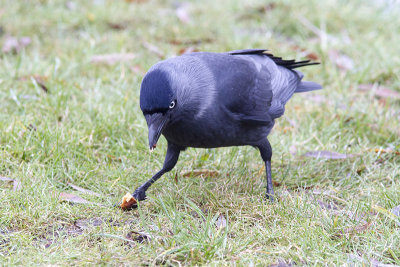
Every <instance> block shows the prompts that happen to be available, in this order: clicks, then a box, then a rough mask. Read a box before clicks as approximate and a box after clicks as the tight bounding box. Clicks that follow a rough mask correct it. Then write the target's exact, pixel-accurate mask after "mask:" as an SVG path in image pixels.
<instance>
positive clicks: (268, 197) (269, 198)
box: [265, 193, 275, 203]
mask: <svg viewBox="0 0 400 267" xmlns="http://www.w3.org/2000/svg"><path fill="white" fill-rule="evenodd" d="M265 198H266V199H268V200H269V201H270V202H271V203H274V202H275V198H274V194H268V193H266V194H265Z"/></svg>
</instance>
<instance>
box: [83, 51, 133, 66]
mask: <svg viewBox="0 0 400 267" xmlns="http://www.w3.org/2000/svg"><path fill="white" fill-rule="evenodd" d="M135 57H136V56H135V54H133V53H120V54H118V53H115V54H105V55H96V56H93V57H92V58H91V60H90V61H91V62H92V63H104V64H108V65H113V64H115V63H118V62H127V61H131V60H132V59H134V58H135Z"/></svg>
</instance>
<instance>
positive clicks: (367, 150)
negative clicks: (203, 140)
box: [0, 0, 400, 266]
mask: <svg viewBox="0 0 400 267" xmlns="http://www.w3.org/2000/svg"><path fill="white" fill-rule="evenodd" d="M390 3H392V2H391V1H387V2H386V1H376V2H375V1H370V2H368V4H366V3H364V1H350V2H348V1H339V0H332V1H316V0H313V1H305V0H301V1H276V2H271V1H261V0H251V1H238V0H235V1H228V0H224V1H209V0H206V1H192V2H190V3H188V4H187V5H186V6H183V10H186V9H187V10H189V11H186V12H188V14H187V15H188V18H189V21H188V22H187V23H184V22H182V21H181V20H179V18H178V17H177V16H176V8H177V5H178V4H179V3H177V2H174V1H161V0H160V1H150V0H149V1H142V2H139V1H132V2H130V1H107V0H103V1H102V0H100V1H46V0H42V1H4V0H1V4H0V6H1V9H0V17H1V25H0V26H1V27H2V29H3V34H2V36H0V38H1V39H0V43H3V42H4V41H5V40H6V39H7V38H8V36H16V37H22V36H28V37H30V38H31V43H30V44H29V45H28V46H26V47H25V48H23V49H21V50H20V51H19V52H17V53H2V54H1V56H0V147H1V150H0V153H1V154H0V155H1V156H0V176H4V177H9V178H13V179H18V180H19V181H20V182H21V184H22V189H21V190H19V191H15V192H14V191H13V190H12V187H11V186H10V185H9V183H6V182H1V181H0V264H1V265H27V264H33V265H48V264H57V265H86V264H102V265H122V264H123V265H161V264H162V265H173V266H180V265H214V266H216V265H238V266H242V265H249V266H250V265H260V266H261V265H271V264H276V263H278V262H286V263H296V264H298V265H344V264H351V263H352V262H354V263H355V264H361V263H362V262H361V261H362V259H361V258H363V259H364V260H365V263H366V264H369V263H373V262H374V261H379V262H382V263H387V264H397V265H400V249H399V248H400V234H399V226H398V225H397V224H396V223H398V218H395V217H394V216H392V215H391V213H390V212H389V211H390V210H391V209H392V208H394V207H395V206H397V205H400V194H399V192H400V179H399V178H400V157H399V155H397V154H395V153H375V151H374V150H375V149H380V148H383V149H386V150H388V148H390V149H391V150H393V151H399V150H400V131H399V129H400V102H399V101H398V100H396V99H391V98H386V99H383V100H382V99H377V98H376V97H375V96H374V93H373V91H371V92H363V91H360V90H358V89H357V87H358V85H359V84H372V83H376V84H380V85H382V86H386V87H388V88H390V89H391V90H394V91H396V90H397V91H400V79H399V76H400V74H399V73H400V68H399V66H400V64H399V63H400V58H399V52H400V51H399V46H398V43H399V41H400V37H399V36H398V34H396V33H397V32H398V29H399V27H400V18H399V16H398V11H399V9H400V7H399V6H396V4H393V3H392V4H390ZM184 12H185V11H184ZM304 18H306V20H305V19H304ZM310 24H311V26H310ZM312 25H314V26H315V27H316V28H317V31H316V30H315V28H313V27H312ZM116 28H117V29H116ZM318 29H320V31H321V32H322V34H320V33H319V36H318V35H317V34H318ZM324 33H327V34H324ZM146 43H150V44H152V45H155V46H156V47H157V48H158V51H159V53H160V54H161V57H169V56H173V55H176V54H178V53H179V51H180V50H182V49H186V48H187V47H194V48H196V49H198V50H204V51H221V52H222V51H228V50H233V49H242V48H258V47H266V48H268V49H270V50H272V51H273V52H274V53H275V54H276V55H280V56H284V57H286V58H293V57H294V58H297V59H302V58H304V56H305V53H303V52H301V50H302V49H306V50H307V51H313V52H314V53H315V54H316V55H318V57H319V61H321V63H322V64H321V65H320V66H314V67H308V68H304V69H302V71H303V72H304V73H305V77H306V78H307V80H312V81H317V82H319V83H321V84H323V86H324V90H323V91H319V92H316V93H311V94H300V95H295V96H294V97H293V99H292V100H291V101H290V102H289V103H288V105H287V107H286V113H285V116H284V117H282V118H280V119H279V120H278V121H277V123H276V126H275V128H274V130H273V132H272V133H271V135H270V141H271V143H272V146H273V152H274V154H273V162H272V168H273V177H274V180H276V181H278V182H280V183H281V186H279V187H275V190H276V196H277V202H276V203H274V204H270V203H268V202H267V201H264V199H263V195H264V192H265V188H264V186H265V180H264V171H263V169H262V168H263V166H262V161H261V159H260V157H259V154H258V151H256V150H255V149H253V148H250V147H240V148H221V149H212V150H211V149H210V150H209V149H207V150H202V149H192V148H190V149H188V150H187V151H185V152H184V153H182V154H181V157H180V160H179V162H178V165H177V166H176V167H175V169H174V170H173V171H171V172H170V173H168V174H166V175H165V176H164V177H163V178H162V179H161V180H160V181H159V182H157V183H156V184H154V185H153V186H152V187H151V189H150V190H149V191H148V197H149V199H148V200H147V201H145V202H143V203H141V204H140V207H139V208H138V209H137V210H134V211H129V212H123V211H120V210H118V209H115V208H113V207H112V205H113V204H114V203H116V202H117V201H118V200H119V199H120V198H121V196H122V195H124V194H125V193H126V192H132V191H133V189H134V188H136V187H137V186H138V185H140V184H141V183H143V182H144V181H145V180H147V179H149V178H150V177H151V175H153V174H154V173H155V172H156V171H157V170H158V169H160V168H161V166H162V162H163V159H164V153H165V151H166V142H165V140H164V139H163V138H161V140H160V143H159V146H158V147H157V149H156V150H155V152H153V153H152V154H150V153H149V151H148V148H147V127H146V124H145V120H144V118H143V116H142V114H141V112H140V109H139V105H138V102H139V101H138V99H139V86H140V81H141V79H142V77H143V74H144V73H145V71H146V70H147V69H148V68H149V67H150V66H151V65H153V64H154V63H156V62H157V61H158V60H160V55H158V54H157V53H154V52H153V51H151V49H148V45H146ZM331 51H339V54H345V55H347V56H349V57H350V58H351V60H352V62H353V64H354V67H353V68H351V69H345V70H342V69H340V68H338V66H337V65H336V64H335V63H334V61H332V59H331V58H330V57H329V53H330V52H331ZM110 53H134V54H135V58H134V59H133V60H130V61H128V62H121V63H116V64H113V65H107V64H95V63H92V62H91V58H92V56H94V55H98V54H110ZM33 76H40V77H41V80H42V83H43V84H45V86H46V87H47V88H48V90H49V91H48V93H45V92H44V91H43V89H42V88H41V86H40V83H38V82H36V81H35V79H34V78H32V77H33ZM290 148H292V149H294V148H296V150H297V154H296V155H292V154H291V153H290ZM317 150H329V151H336V152H340V153H350V154H356V155H357V156H355V157H352V158H347V159H343V160H324V159H315V158H307V157H302V156H300V155H302V154H304V153H305V152H308V151H317ZM198 169H207V170H213V171H218V173H219V175H217V177H207V176H204V177H192V178H186V177H184V176H183V175H182V173H183V172H187V171H191V170H198ZM175 176H176V177H177V178H176V180H175ZM68 183H72V184H75V185H78V186H81V187H84V188H87V189H90V190H92V191H94V192H97V193H99V194H100V196H99V197H96V196H91V195H87V194H83V193H81V192H77V191H74V190H73V189H72V188H71V187H69V186H68ZM60 192H67V193H72V194H76V195H79V196H81V197H83V198H85V199H87V200H89V201H92V202H96V203H101V204H102V205H101V206H97V205H80V204H76V205H71V204H69V203H65V202H60V201H59V199H58V198H57V193H60ZM222 218H223V219H222ZM221 220H226V227H223V226H224V223H221ZM396 220H397V221H396ZM221 224H222V226H221ZM217 225H219V226H220V227H218V226H217ZM138 233H139V234H138ZM140 241H143V242H140ZM360 257H361V258H360Z"/></svg>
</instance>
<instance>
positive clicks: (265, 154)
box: [257, 139, 274, 202]
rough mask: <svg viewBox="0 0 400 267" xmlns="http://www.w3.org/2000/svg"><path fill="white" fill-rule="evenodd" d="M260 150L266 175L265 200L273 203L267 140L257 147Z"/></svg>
mask: <svg viewBox="0 0 400 267" xmlns="http://www.w3.org/2000/svg"><path fill="white" fill-rule="evenodd" d="M257 148H258V149H259V150H260V154H261V158H262V159H263V161H264V162H265V171H266V173H267V192H266V198H267V199H269V200H271V202H274V186H273V185H272V175H271V158H272V147H271V144H270V143H269V141H268V139H266V140H265V141H264V142H263V143H261V144H259V145H257Z"/></svg>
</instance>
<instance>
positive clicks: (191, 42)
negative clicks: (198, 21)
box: [168, 37, 214, 46]
mask: <svg viewBox="0 0 400 267" xmlns="http://www.w3.org/2000/svg"><path fill="white" fill-rule="evenodd" d="M213 41H214V39H212V38H209V37H206V38H200V39H186V40H178V39H172V40H169V41H168V42H169V43H170V44H173V45H188V46H192V45H200V44H202V43H212V42H213Z"/></svg>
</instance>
